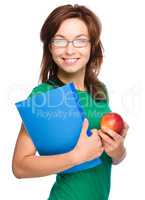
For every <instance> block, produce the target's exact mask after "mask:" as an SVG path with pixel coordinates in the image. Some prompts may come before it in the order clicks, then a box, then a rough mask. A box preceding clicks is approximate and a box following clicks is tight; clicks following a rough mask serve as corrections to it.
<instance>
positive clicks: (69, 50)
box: [65, 42, 76, 55]
mask: <svg viewBox="0 0 145 200" xmlns="http://www.w3.org/2000/svg"><path fill="white" fill-rule="evenodd" d="M75 51H76V50H75V47H74V46H73V44H72V42H69V43H68V45H67V47H66V48H65V52H66V54H68V55H72V54H74V53H75Z"/></svg>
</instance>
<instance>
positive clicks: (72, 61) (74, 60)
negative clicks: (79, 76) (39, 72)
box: [62, 58, 79, 65]
mask: <svg viewBox="0 0 145 200" xmlns="http://www.w3.org/2000/svg"><path fill="white" fill-rule="evenodd" d="M62 59H63V61H64V63H65V64H66V65H74V64H76V63H77V62H78V60H79V58H62Z"/></svg>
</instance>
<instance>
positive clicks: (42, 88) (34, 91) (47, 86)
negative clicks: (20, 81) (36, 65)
mask: <svg viewBox="0 0 145 200" xmlns="http://www.w3.org/2000/svg"><path fill="white" fill-rule="evenodd" d="M52 88H53V87H52V86H51V85H50V84H48V83H41V84H39V85H37V86H36V87H34V88H33V89H32V91H31V93H30V95H29V97H32V96H34V95H37V94H40V93H42V92H47V91H48V90H50V89H52Z"/></svg>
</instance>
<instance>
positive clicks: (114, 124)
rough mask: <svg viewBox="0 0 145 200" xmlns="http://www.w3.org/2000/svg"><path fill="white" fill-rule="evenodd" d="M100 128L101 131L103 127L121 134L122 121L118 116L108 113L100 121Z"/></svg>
mask: <svg viewBox="0 0 145 200" xmlns="http://www.w3.org/2000/svg"><path fill="white" fill-rule="evenodd" d="M100 126H101V129H102V130H103V127H106V128H110V129H111V130H113V131H115V132H117V133H118V134H121V131H122V129H123V126H124V124H123V119H122V117H121V116H120V115H119V114H117V113H114V112H110V113H106V114H104V115H103V117H102V118H101V121H100Z"/></svg>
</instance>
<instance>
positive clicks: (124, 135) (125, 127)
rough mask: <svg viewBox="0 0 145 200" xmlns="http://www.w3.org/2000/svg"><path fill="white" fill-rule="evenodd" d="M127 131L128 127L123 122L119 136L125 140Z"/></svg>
mask: <svg viewBox="0 0 145 200" xmlns="http://www.w3.org/2000/svg"><path fill="white" fill-rule="evenodd" d="M128 129H129V125H128V124H127V123H126V122H125V121H124V127H123V129H122V131H121V135H122V136H123V137H124V138H125V137H126V135H127V131H128Z"/></svg>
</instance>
